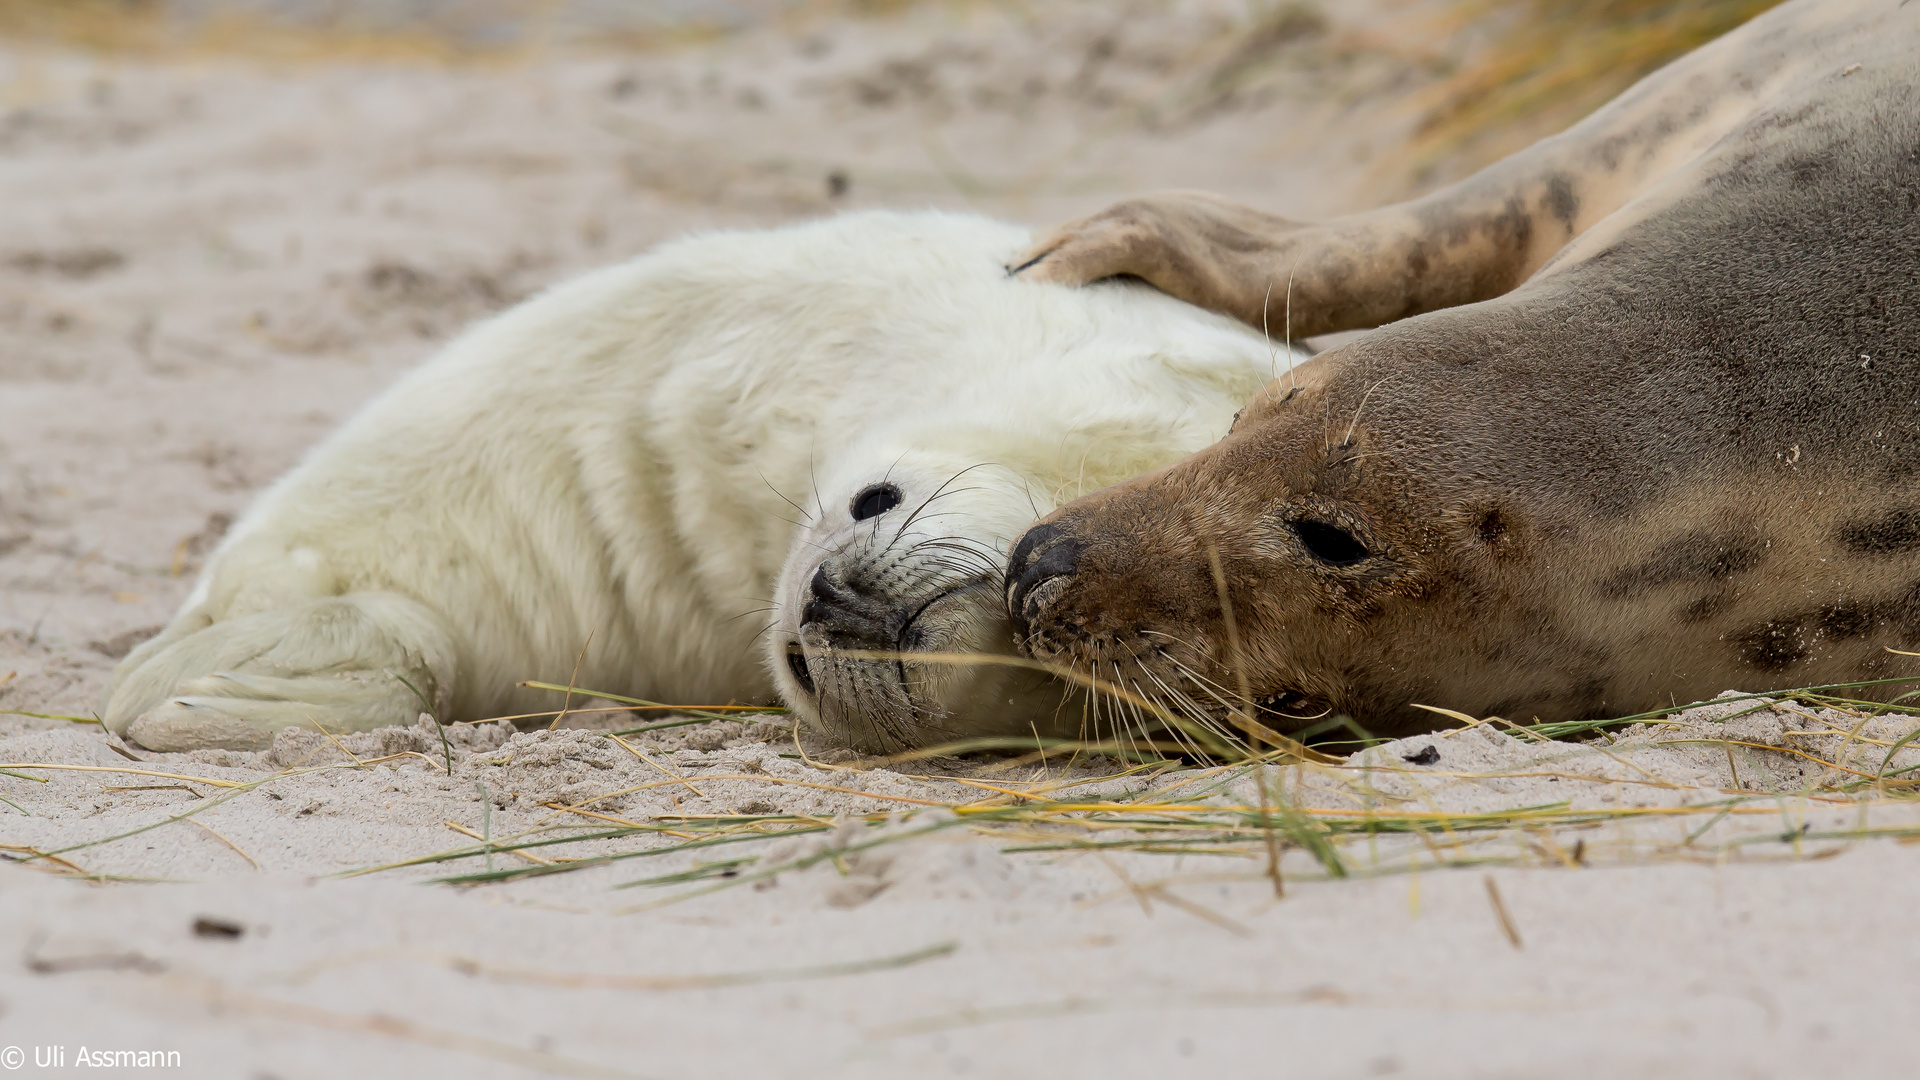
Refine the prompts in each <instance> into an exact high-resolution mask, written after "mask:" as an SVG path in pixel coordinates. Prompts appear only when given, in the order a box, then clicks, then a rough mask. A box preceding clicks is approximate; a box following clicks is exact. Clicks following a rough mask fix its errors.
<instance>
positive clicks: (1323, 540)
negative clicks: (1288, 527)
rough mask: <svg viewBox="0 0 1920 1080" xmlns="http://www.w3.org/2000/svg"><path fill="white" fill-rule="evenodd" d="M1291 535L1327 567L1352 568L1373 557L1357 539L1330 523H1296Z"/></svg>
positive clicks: (1303, 521)
mask: <svg viewBox="0 0 1920 1080" xmlns="http://www.w3.org/2000/svg"><path fill="white" fill-rule="evenodd" d="M1293 534H1294V535H1295V536H1298V537H1299V538H1300V542H1301V543H1302V544H1305V545H1306V548H1307V551H1308V553H1309V554H1311V555H1312V556H1313V557H1314V558H1316V559H1319V560H1320V561H1321V562H1323V563H1326V564H1327V565H1329V566H1352V565H1353V564H1354V563H1357V562H1363V561H1365V560H1366V559H1368V558H1370V557H1371V556H1372V555H1373V552H1371V551H1368V550H1367V546H1366V545H1365V544H1362V543H1361V542H1360V538H1359V537H1357V536H1355V535H1353V534H1352V533H1350V532H1348V531H1347V530H1345V529H1343V528H1341V527H1340V526H1338V525H1334V524H1332V523H1330V522H1325V521H1305V520H1302V521H1296V522H1294V523H1293Z"/></svg>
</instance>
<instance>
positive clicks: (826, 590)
mask: <svg viewBox="0 0 1920 1080" xmlns="http://www.w3.org/2000/svg"><path fill="white" fill-rule="evenodd" d="M859 599H860V597H859V594H858V593H855V592H854V591H853V590H851V589H849V588H847V587H846V586H844V585H842V584H840V583H839V582H837V581H834V580H833V579H832V578H830V577H828V576H827V568H826V567H825V566H822V567H820V569H818V570H815V571H814V572H813V578H812V580H810V581H808V582H807V603H806V606H805V607H803V608H801V609H800V621H801V623H802V624H805V623H819V622H827V621H829V620H830V619H831V617H832V612H833V610H835V609H839V610H847V609H850V608H852V607H853V606H854V605H855V604H856V603H857V602H858V601H859Z"/></svg>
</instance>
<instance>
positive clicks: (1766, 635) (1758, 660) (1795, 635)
mask: <svg viewBox="0 0 1920 1080" xmlns="http://www.w3.org/2000/svg"><path fill="white" fill-rule="evenodd" d="M1732 641H1733V645H1734V647H1735V648H1736V649H1738V650H1739V651H1740V661H1741V663H1744V664H1746V665H1748V666H1749V667H1756V668H1759V669H1760V670H1761V671H1781V670H1784V669H1786V668H1790V667H1792V666H1793V665H1794V664H1796V663H1799V662H1800V660H1801V659H1802V658H1804V657H1805V656H1806V655H1807V647H1806V645H1804V644H1802V643H1801V641H1800V620H1798V619H1783V620H1777V621H1773V622H1764V623H1761V624H1760V625H1758V626H1752V627H1749V628H1747V629H1746V630H1743V631H1741V632H1740V633H1738V634H1735V635H1734V636H1733V638H1732Z"/></svg>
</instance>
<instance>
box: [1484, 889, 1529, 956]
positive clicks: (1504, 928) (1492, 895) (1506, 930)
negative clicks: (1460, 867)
mask: <svg viewBox="0 0 1920 1080" xmlns="http://www.w3.org/2000/svg"><path fill="white" fill-rule="evenodd" d="M1484 880H1485V881H1486V883H1487V902H1488V903H1490V904H1492V905H1493V915H1494V918H1496V919H1498V920H1499V921H1500V932H1501V933H1503V934H1505V935H1506V936H1507V943H1508V944H1510V945H1512V946H1513V947H1514V948H1516V949H1524V948H1526V947H1527V946H1526V943H1525V942H1523V941H1521V940H1520V930H1519V928H1517V927H1515V926H1514V925H1513V916H1512V915H1511V914H1509V913H1508V911H1507V902H1506V901H1505V900H1503V899H1501V898H1500V886H1499V885H1498V884H1496V883H1495V882H1494V880H1493V875H1492V874H1488V875H1487V876H1486V878H1485V879H1484Z"/></svg>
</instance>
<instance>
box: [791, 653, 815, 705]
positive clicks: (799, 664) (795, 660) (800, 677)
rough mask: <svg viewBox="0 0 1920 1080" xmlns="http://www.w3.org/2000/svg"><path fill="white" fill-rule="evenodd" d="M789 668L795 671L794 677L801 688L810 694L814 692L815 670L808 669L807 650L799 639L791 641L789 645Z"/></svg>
mask: <svg viewBox="0 0 1920 1080" xmlns="http://www.w3.org/2000/svg"><path fill="white" fill-rule="evenodd" d="M787 670H788V671H791V672H793V677H794V679H795V680H796V681H797V682H799V684H800V689H802V690H805V691H806V692H807V693H809V694H811V693H814V689H813V672H811V671H809V670H807V650H805V649H803V648H801V647H800V643H799V642H797V641H795V642H789V643H788V645H787Z"/></svg>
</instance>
